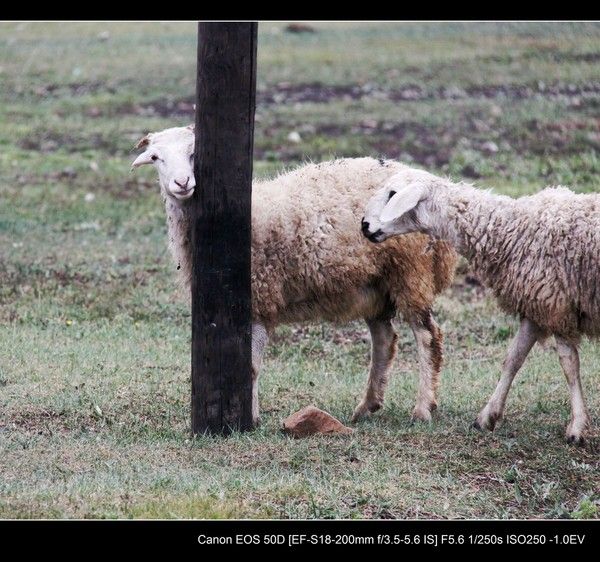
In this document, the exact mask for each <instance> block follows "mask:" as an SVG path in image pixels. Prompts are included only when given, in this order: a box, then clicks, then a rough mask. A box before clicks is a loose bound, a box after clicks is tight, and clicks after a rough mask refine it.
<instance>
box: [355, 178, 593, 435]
mask: <svg viewBox="0 0 600 562" xmlns="http://www.w3.org/2000/svg"><path fill="white" fill-rule="evenodd" d="M382 186H383V187H381V188H380V189H379V190H377V192H376V193H375V194H374V195H373V196H372V197H371V199H370V200H369V201H368V203H367V205H366V210H365V216H364V217H363V219H362V229H363V233H364V235H365V236H366V237H368V238H369V240H371V241H372V242H375V243H380V242H383V241H384V240H388V241H389V239H390V237H391V236H395V235H400V234H408V233H415V232H421V233H427V234H429V235H431V236H433V237H434V238H436V239H438V240H446V241H448V242H450V243H451V244H452V246H453V247H454V248H455V249H456V250H457V251H458V253H459V254H462V255H463V256H465V257H466V258H467V259H468V260H469V261H470V262H471V264H472V266H473V268H474V270H475V271H476V272H477V273H478V275H479V277H480V278H481V280H482V282H483V283H484V284H485V285H486V286H488V287H490V288H491V289H492V291H493V293H494V295H495V296H496V298H497V300H498V302H499V304H500V306H501V308H502V309H503V310H504V311H505V312H507V313H509V314H513V315H517V316H518V317H519V318H520V327H519V330H518V333H517V335H516V337H515V338H514V340H513V342H512V343H511V345H510V347H509V350H508V353H507V356H506V359H505V361H504V364H503V367H502V376H501V378H500V380H499V382H498V385H497V387H496V390H495V391H494V393H493V395H492V397H491V398H490V400H489V401H488V403H487V405H486V406H485V407H484V408H483V409H482V410H481V412H480V413H479V415H478V417H477V419H476V421H475V423H474V426H475V427H476V428H478V429H483V428H486V429H489V430H493V429H494V427H495V426H496V424H497V423H498V422H499V421H500V420H501V419H502V416H503V413H504V406H505V403H506V398H507V395H508V392H509V390H510V385H511V383H512V381H513V379H514V377H515V376H516V374H517V372H518V371H519V369H520V368H521V366H522V364H523V362H524V361H525V358H526V357H527V354H528V353H529V351H530V350H531V348H532V347H533V345H534V344H535V342H536V341H540V343H542V342H544V340H545V339H546V338H547V337H549V336H550V335H554V338H555V341H556V346H557V351H558V357H559V362H560V365H561V367H562V370H563V372H564V374H565V377H566V379H567V382H568V386H569V392H570V400H571V411H572V413H571V419H570V421H569V423H568V425H567V429H566V437H567V440H568V441H569V442H571V443H576V444H583V443H584V441H585V432H586V430H587V429H588V425H589V415H588V412H587V408H586V405H585V401H584V398H583V391H582V387H581V382H580V378H579V355H578V349H577V348H578V344H579V341H580V338H581V336H582V335H587V336H598V335H599V334H600V291H597V284H598V271H599V268H600V194H588V195H582V194H575V193H573V192H572V191H570V190H569V189H567V188H565V187H561V186H559V187H549V188H546V189H544V190H542V191H540V192H539V193H536V194H535V195H531V196H527V197H521V198H518V199H513V198H511V197H507V196H502V195H496V194H493V193H491V191H483V190H480V189H477V188H475V187H473V186H472V185H469V184H466V183H453V182H451V181H450V180H447V179H443V178H440V177H437V176H434V175H432V174H429V173H427V172H425V171H422V170H416V169H413V170H402V171H400V172H399V173H398V174H395V175H393V176H392V177H390V178H389V179H388V180H387V181H384V182H383V183H382ZM400 238H402V237H400Z"/></svg>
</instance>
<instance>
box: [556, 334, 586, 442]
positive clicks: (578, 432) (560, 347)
mask: <svg viewBox="0 0 600 562" xmlns="http://www.w3.org/2000/svg"><path fill="white" fill-rule="evenodd" d="M554 339H555V340H556V351H557V352H558V360H559V361H560V366H561V367H562V370H563V372H564V374H565V377H566V379H567V383H568V385H569V394H570V397H571V421H570V422H569V425H567V432H566V435H567V441H568V442H569V443H574V444H575V445H583V444H584V442H585V437H584V434H585V431H586V429H587V428H588V425H589V420H590V418H589V415H588V412H587V408H586V406H585V401H584V399H583V390H582V388H581V379H580V378H579V353H578V352H577V346H576V344H575V343H573V342H570V341H568V340H566V339H564V338H562V337H560V336H556V335H555V336H554Z"/></svg>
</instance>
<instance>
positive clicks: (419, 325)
mask: <svg viewBox="0 0 600 562" xmlns="http://www.w3.org/2000/svg"><path fill="white" fill-rule="evenodd" d="M409 324H410V327H411V329H412V331H413V334H414V336H415V342H416V344H417V354H418V357H419V389H418V391H417V402H416V404H415V407H414V409H413V413H412V419H413V421H426V422H429V421H431V412H433V411H434V410H435V409H436V408H437V404H438V401H437V393H438V387H439V381H440V371H441V369H442V359H443V352H442V340H443V336H442V331H441V330H440V327H439V326H438V324H437V323H436V321H435V320H434V319H433V315H432V314H431V310H429V309H428V310H425V311H423V312H422V313H421V314H419V315H417V316H415V317H413V318H410V319H409Z"/></svg>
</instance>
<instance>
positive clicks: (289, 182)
mask: <svg viewBox="0 0 600 562" xmlns="http://www.w3.org/2000/svg"><path fill="white" fill-rule="evenodd" d="M136 147H137V148H143V149H144V152H142V153H141V154H140V155H139V156H138V157H137V158H136V159H135V161H134V162H133V164H132V169H133V168H136V167H138V166H141V165H144V164H154V165H155V166H156V169H157V171H158V176H159V183H160V187H161V193H162V198H163V200H164V203H165V208H166V214H167V225H168V236H169V247H170V250H171V253H172V255H173V258H174V261H175V263H176V264H177V268H178V270H179V273H180V275H181V279H182V281H183V285H184V287H188V288H189V286H190V277H191V249H190V218H189V214H188V213H189V211H188V208H189V207H188V201H189V199H190V197H192V195H193V192H194V189H195V185H196V184H195V179H194V173H193V151H194V127H193V125H190V126H189V127H174V128H170V129H166V130H164V131H160V132H156V133H150V134H148V135H146V136H145V137H144V138H142V139H141V140H140V141H139V142H138V143H137V145H136ZM401 169H403V165H402V164H400V163H397V162H394V161H390V160H375V159H373V158H351V159H338V160H334V161H329V162H323V163H320V164H313V163H309V164H306V165H304V166H301V167H299V168H297V169H295V170H293V171H290V172H287V173H283V174H281V175H279V176H278V177H276V178H275V179H272V180H269V181H255V182H254V183H253V187H252V189H253V198H252V199H253V200H252V241H251V246H252V248H251V251H252V268H251V269H252V271H251V285H252V288H251V294H252V318H253V324H252V376H253V406H252V415H253V420H254V422H255V423H258V421H259V420H258V418H259V408H258V375H259V371H260V365H261V361H262V356H263V351H264V348H265V345H266V344H267V341H268V339H269V336H270V335H271V333H272V332H273V330H274V328H275V327H276V326H277V325H279V324H283V323H293V322H308V321H329V322H346V321H350V320H354V319H359V318H363V319H365V320H366V323H367V326H368V328H369V330H370V334H371V344H372V347H371V365H370V371H369V375H368V381H367V388H366V390H365V393H364V396H363V397H362V400H361V401H360V403H359V405H358V406H357V407H356V409H355V410H354V413H353V415H352V421H354V422H355V421H357V420H359V419H360V418H362V417H364V416H367V415H369V414H371V413H373V412H375V411H377V410H379V409H380V408H381V407H382V406H383V399H384V393H385V389H386V386H387V383H388V378H389V369H390V367H391V365H392V361H393V359H394V356H395V353H396V341H397V336H396V334H395V332H394V329H393V327H392V323H391V320H392V318H394V316H395V315H396V313H397V312H399V313H401V314H402V315H403V317H404V318H405V320H406V321H407V322H408V323H409V325H410V327H411V328H412V331H413V334H414V337H415V340H416V345H417V351H418V359H419V373H420V376H419V387H418V392H417V400H416V405H415V407H414V410H413V413H412V417H413V419H414V420H423V421H429V420H430V419H431V412H432V411H433V410H434V409H435V408H436V407H437V403H438V399H437V391H438V384H439V374H440V369H441V364H442V333H441V331H440V328H439V326H438V324H437V323H436V322H435V320H434V318H433V315H432V312H431V307H432V304H433V301H434V298H435V297H436V295H438V294H439V293H440V292H441V291H442V290H444V289H445V288H446V287H448V286H449V284H450V283H451V281H452V279H453V276H454V269H455V265H456V261H457V258H458V256H457V255H456V254H455V252H454V251H453V250H452V249H451V248H450V247H449V246H448V245H447V244H446V243H444V242H434V243H431V241H430V239H429V237H427V236H424V235H420V234H416V235H414V236H410V237H407V238H405V239H403V240H392V241H390V242H389V243H386V244H384V245H382V246H379V247H374V246H372V245H371V244H369V243H368V242H367V241H366V240H365V239H364V238H363V237H362V235H361V233H360V231H359V229H358V228H357V226H356V225H357V224H358V222H357V221H358V219H359V218H360V215H359V213H360V210H361V206H362V203H363V202H364V200H365V199H366V198H367V197H368V196H369V195H370V194H371V193H372V192H373V191H374V189H375V187H376V186H378V185H379V184H380V182H382V181H384V180H385V179H386V178H389V177H390V176H391V175H392V174H393V173H394V172H397V171H399V170H401Z"/></svg>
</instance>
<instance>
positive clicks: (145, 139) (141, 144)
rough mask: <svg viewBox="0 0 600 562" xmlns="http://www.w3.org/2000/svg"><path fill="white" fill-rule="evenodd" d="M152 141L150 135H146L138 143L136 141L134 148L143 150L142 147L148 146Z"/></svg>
mask: <svg viewBox="0 0 600 562" xmlns="http://www.w3.org/2000/svg"><path fill="white" fill-rule="evenodd" d="M151 140H152V133H148V134H147V135H146V136H145V137H142V138H141V139H140V140H139V141H137V143H136V145H135V146H134V148H144V146H148V145H149V144H150V141H151Z"/></svg>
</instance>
